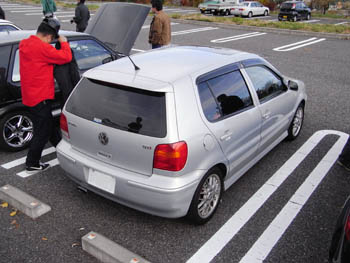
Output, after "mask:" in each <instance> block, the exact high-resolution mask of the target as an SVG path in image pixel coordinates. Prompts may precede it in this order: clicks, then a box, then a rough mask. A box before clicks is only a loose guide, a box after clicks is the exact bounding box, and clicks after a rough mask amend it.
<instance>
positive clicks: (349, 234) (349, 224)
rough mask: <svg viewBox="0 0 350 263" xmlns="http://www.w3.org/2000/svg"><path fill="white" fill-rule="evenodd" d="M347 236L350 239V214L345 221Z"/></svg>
mask: <svg viewBox="0 0 350 263" xmlns="http://www.w3.org/2000/svg"><path fill="white" fill-rule="evenodd" d="M345 237H346V239H347V240H350V214H349V215H348V218H347V219H346V222H345Z"/></svg>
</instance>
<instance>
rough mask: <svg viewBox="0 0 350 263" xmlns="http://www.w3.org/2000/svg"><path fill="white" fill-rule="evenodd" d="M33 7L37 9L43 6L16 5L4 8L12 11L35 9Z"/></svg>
mask: <svg viewBox="0 0 350 263" xmlns="http://www.w3.org/2000/svg"><path fill="white" fill-rule="evenodd" d="M33 9H35V10H38V9H39V10H42V8H41V7H35V6H28V7H22V6H21V7H15V6H12V7H5V8H3V10H5V11H11V10H33Z"/></svg>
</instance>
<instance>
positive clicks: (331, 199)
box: [0, 1, 350, 263]
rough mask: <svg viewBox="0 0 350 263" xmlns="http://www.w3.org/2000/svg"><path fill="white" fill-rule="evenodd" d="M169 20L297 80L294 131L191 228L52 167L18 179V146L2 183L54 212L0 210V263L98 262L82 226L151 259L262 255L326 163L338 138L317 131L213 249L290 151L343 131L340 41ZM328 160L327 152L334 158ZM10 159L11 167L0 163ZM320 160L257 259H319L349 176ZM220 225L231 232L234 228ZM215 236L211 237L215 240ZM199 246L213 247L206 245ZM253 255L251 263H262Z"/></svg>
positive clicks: (186, 39)
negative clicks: (299, 157)
mask: <svg viewBox="0 0 350 263" xmlns="http://www.w3.org/2000/svg"><path fill="white" fill-rule="evenodd" d="M0 5H1V6H2V7H3V8H4V6H7V7H6V8H5V9H6V10H5V12H6V15H7V16H6V17H7V19H9V20H11V21H12V22H14V23H16V24H18V25H19V26H21V27H23V28H24V29H35V28H36V27H37V25H38V24H39V22H40V20H41V14H40V10H39V11H37V10H36V9H35V8H34V9H31V11H30V10H29V9H28V10H26V8H28V6H25V5H19V6H17V5H14V4H13V2H9V1H7V2H5V1H0ZM12 11H26V12H12ZM174 11H177V10H174ZM178 11H180V10H178ZM64 12H65V13H64ZM73 13H74V10H70V9H68V10H63V11H62V13H59V12H57V14H56V15H57V16H58V18H59V19H60V20H61V22H62V28H63V29H65V30H74V26H73V25H71V24H70V23H69V20H70V17H71V16H73ZM172 22H173V24H172V44H174V45H204V46H215V47H225V48H233V49H239V50H242V51H246V52H253V53H257V54H259V55H260V56H262V57H264V58H266V59H268V60H269V61H270V62H271V63H272V64H273V65H275V66H276V67H277V68H278V69H279V70H280V71H281V72H282V73H283V74H285V75H287V76H289V77H293V78H296V79H300V80H302V81H303V82H304V83H305V86H306V91H307V93H308V96H309V99H308V102H307V105H306V111H305V113H306V116H305V123H304V127H303V129H302V132H301V134H300V137H299V138H298V139H297V140H296V141H294V142H282V143H281V144H280V145H278V146H277V147H276V148H275V149H273V150H272V151H271V152H270V153H269V154H268V155H267V156H266V157H264V158H263V159H262V160H261V161H259V162H258V163H257V165H255V166H254V167H253V168H251V169H250V170H249V171H248V172H247V173H246V174H245V175H244V176H243V177H242V178H241V179H240V180H239V181H238V182H236V183H235V184H234V185H233V186H232V187H231V188H230V189H228V190H227V191H226V192H225V193H224V196H223V199H222V201H221V204H220V207H219V209H218V211H217V214H216V215H215V216H214V217H213V219H212V220H211V221H210V222H209V223H208V224H206V225H203V226H194V225H191V224H189V223H188V222H187V221H186V220H185V219H171V220H170V219H164V218H160V217H156V216H152V215H148V214H144V213H141V212H138V211H136V210H133V209H130V208H127V207H125V206H122V205H119V204H116V203H114V202H111V201H109V200H106V199H104V198H102V197H100V196H97V195H95V194H92V193H83V192H81V191H78V190H77V188H76V186H75V185H74V183H72V182H71V181H70V180H69V179H68V178H66V176H65V175H64V173H63V171H62V169H61V168H60V167H59V165H55V166H53V167H52V168H50V169H49V170H47V171H45V172H43V173H41V174H35V175H32V176H30V177H27V178H22V177H20V176H18V175H17V174H19V173H20V172H21V171H23V169H24V165H23V162H21V161H19V159H20V158H23V157H25V156H26V151H22V152H17V153H8V152H3V151H0V187H1V186H3V185H5V184H11V185H13V186H16V187H17V188H19V189H21V190H22V191H25V192H27V193H28V194H30V195H32V196H35V197H36V198H38V199H40V200H41V201H42V202H44V203H46V204H48V205H50V206H51V209H52V210H51V211H50V212H48V213H46V214H44V215H43V216H41V217H39V218H37V219H35V220H33V219H31V218H29V217H27V216H26V215H25V214H23V213H21V212H18V213H17V214H16V215H13V216H11V215H10V213H11V212H12V207H11V206H10V207H8V208H1V207H0V222H1V224H0V238H1V240H2V242H0V255H1V257H0V262H97V260H96V259H95V258H94V257H92V256H90V255H89V254H87V253H86V252H85V251H83V250H82V245H81V238H82V237H83V236H84V235H86V234H87V233H89V232H90V231H96V232H99V233H101V234H103V235H104V236H106V237H108V238H109V239H110V240H113V241H114V242H116V243H118V244H120V245H122V246H123V247H125V248H127V249H128V250H130V251H133V252H135V253H137V254H138V255H140V256H142V257H144V258H146V259H147V260H149V261H151V262H174V263H177V262H186V261H188V260H189V259H191V258H195V257H196V255H197V256H198V255H204V258H205V259H206V260H203V261H197V262H208V261H210V259H212V262H244V260H245V258H247V257H248V256H249V255H256V253H260V252H262V250H261V249H259V247H261V246H259V244H260V240H262V239H263V237H264V236H265V235H266V234H264V233H269V229H271V227H273V226H274V224H273V222H274V220H275V219H276V220H277V219H278V218H279V215H280V213H281V211H284V210H283V209H284V207H286V206H287V205H288V204H289V203H290V200H293V199H292V197H293V196H294V195H295V193H297V192H298V190H299V189H300V188H301V187H302V186H303V185H304V183H305V182H307V181H308V180H309V178H312V177H311V175H312V173H313V170H314V169H315V168H316V167H317V166H318V165H319V164H323V163H324V162H323V161H322V159H323V158H324V157H325V156H326V155H327V153H328V152H329V150H330V149H331V148H332V147H333V146H334V145H335V143H336V142H337V141H338V139H339V138H340V137H339V135H337V134H334V133H332V132H325V133H324V134H325V135H324V137H323V138H322V139H321V140H320V141H319V143H317V144H316V145H315V147H314V148H313V149H312V150H311V151H310V152H309V153H308V154H307V155H306V156H305V159H304V160H303V161H302V162H300V163H298V164H297V166H296V168H295V170H293V172H292V173H291V174H290V175H289V176H288V177H287V178H286V180H285V181H283V183H282V184H281V185H280V186H279V187H278V188H276V190H275V191H274V192H273V193H272V194H271V195H270V196H269V197H268V198H267V200H266V201H265V202H264V203H263V204H262V205H261V207H259V209H258V210H257V211H256V212H255V213H254V214H253V215H252V217H251V218H249V219H247V220H246V221H244V222H242V227H241V228H240V229H239V231H238V232H237V233H236V234H230V235H229V236H228V237H227V242H226V243H225V244H224V245H223V247H222V248H221V249H220V248H218V247H219V246H217V244H218V243H219V242H222V240H223V239H225V234H223V233H222V231H223V230H222V229H224V226H225V224H227V223H228V222H230V219H231V218H233V219H235V216H237V213H238V212H240V211H244V207H245V206H246V205H247V204H249V200H255V199H254V197H255V196H256V193H259V189H261V187H263V186H264V185H265V183H266V182H268V181H269V179H270V178H271V177H272V176H273V175H275V174H276V172H277V171H279V169H280V168H281V167H283V165H284V164H286V163H287V164H289V163H290V159H291V157H292V156H293V155H294V154H295V153H296V152H298V149H300V147H302V146H303V145H305V144H306V143H308V141H309V139H310V138H311V137H312V136H313V135H314V134H315V133H316V132H317V131H320V130H327V131H329V130H332V131H337V132H344V133H345V134H348V133H349V131H350V129H349V127H350V125H349V124H350V121H349V117H348V112H349V100H350V94H349V84H348V83H349V75H348V69H349V68H350V61H349V59H348V58H349V55H350V49H349V41H348V40H342V39H336V38H331V37H327V36H314V35H311V34H310V35H308V34H305V35H292V34H288V33H287V34H282V33H276V32H266V31H263V30H260V29H254V30H252V28H235V27H230V28H227V27H222V26H216V25H214V24H212V23H210V24H195V23H191V24H189V23H185V22H184V21H178V20H174V21H172ZM339 23H340V22H339ZM149 24H150V18H148V19H147V21H146V22H145V26H144V28H143V29H142V30H141V32H140V34H139V37H138V38H137V40H136V42H135V45H134V48H133V51H132V53H133V54H135V55H137V53H139V52H143V51H146V50H149V49H150V46H149V44H148V43H147V39H148V30H149V27H148V26H149ZM154 70H157V69H154ZM47 147H48V148H49V147H50V145H48V146H47ZM335 157H336V156H334V154H333V155H332V158H333V159H334V158H335ZM55 158H56V155H55V152H51V153H48V154H47V155H45V156H44V158H43V161H52V160H55ZM9 162H12V165H7V166H6V165H5V164H8V163H9ZM13 162H15V163H13ZM326 166H327V167H326V168H327V169H329V170H327V169H326V168H325V169H323V170H321V171H318V170H316V171H318V173H319V174H322V173H325V175H324V177H323V178H322V180H321V181H320V182H319V183H318V184H317V185H316V184H314V185H315V188H314V190H313V192H312V193H311V194H310V193H309V194H310V196H309V197H308V198H307V200H306V201H305V203H304V204H303V205H302V206H301V208H300V211H299V212H298V213H297V214H296V215H295V217H294V218H293V220H292V221H291V222H290V223H289V224H287V227H286V228H285V230H284V232H283V233H282V234H280V235H278V236H277V241H276V242H270V243H269V242H267V245H266V246H265V247H269V251H268V253H267V255H266V257H265V260H264V262H311V263H318V262H327V255H328V247H329V244H330V241H331V235H332V231H333V227H334V225H335V221H336V218H337V214H338V213H339V212H340V210H341V206H342V204H343V202H344V201H345V199H346V197H347V196H348V195H349V194H350V174H349V173H348V172H346V171H345V170H343V169H342V168H341V167H339V166H337V165H336V164H334V163H332V162H328V163H327V165H326ZM259 200H260V199H259ZM233 221H234V222H238V221H236V220H233ZM239 222H241V221H239ZM279 225H280V224H279ZM279 225H278V226H279ZM226 226H227V225H226ZM228 226H230V227H229V229H233V228H234V227H235V226H234V225H229V224H228ZM281 228H282V226H281ZM215 238H218V239H217V240H219V241H218V242H215V240H216V239H215ZM207 242H214V244H213V245H211V246H209V247H206V246H205V244H206V243H207ZM271 246H272V247H271ZM203 249H204V250H205V253H204V254H203ZM255 259H256V260H255V261H254V262H262V261H263V260H262V259H261V258H260V259H259V258H257V257H255ZM193 262H196V261H193ZM245 262H249V261H245ZM252 262H253V261H252Z"/></svg>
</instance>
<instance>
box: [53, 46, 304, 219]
mask: <svg viewBox="0 0 350 263" xmlns="http://www.w3.org/2000/svg"><path fill="white" fill-rule="evenodd" d="M160 58H161V59H160ZM131 59H132V60H133V61H134V63H135V64H136V65H137V66H138V68H136V67H134V65H133V64H132V63H131V61H130V60H129V58H121V59H119V60H117V61H113V62H111V63H108V64H105V65H101V66H99V67H96V68H94V69H91V70H89V71H87V72H85V73H84V75H83V78H82V80H81V81H80V83H79V84H78V85H77V86H76V87H75V89H74V91H73V92H72V94H71V96H70V98H69V99H68V101H67V103H66V104H65V107H64V109H63V111H62V114H61V120H60V123H61V130H62V134H63V139H62V140H61V142H60V143H59V145H58V146H57V148H56V152H57V158H58V160H59V163H60V165H61V167H62V169H63V170H64V171H65V172H66V174H67V176H68V177H69V178H71V179H72V180H73V181H75V182H76V183H77V184H79V185H80V187H82V188H85V189H87V190H91V191H93V192H96V193H97V194H100V195H102V196H104V197H106V198H109V199H111V200H114V201H116V202H119V203H121V204H124V205H127V206H129V207H132V208H135V209H138V210H141V211H143V212H146V213H150V214H154V215H158V216H162V217H169V218H178V217H182V216H185V215H187V217H188V218H189V219H190V220H192V221H193V222H195V223H197V224H202V223H205V222H207V221H208V220H209V219H210V218H211V217H212V216H213V215H214V213H215V211H216V209H217V207H218V205H219V203H220V199H221V196H222V193H223V191H224V190H226V189H228V188H229V187H230V186H231V185H232V184H233V183H234V182H235V181H237V180H238V178H239V177H241V176H242V175H243V174H244V173H245V172H246V171H247V170H248V169H250V168H251V167H252V166H253V165H254V164H255V163H256V162H258V161H259V160H260V159H261V158H262V157H263V156H264V155H266V154H267V153H268V152H269V151H270V150H271V149H273V148H274V147H275V146H276V145H277V144H278V143H279V142H281V141H282V140H284V139H286V138H287V139H290V140H293V139H295V138H296V137H297V136H298V135H299V133H300V130H301V128H302V124H303V120H304V107H305V103H306V98H307V95H306V93H305V88H304V84H303V82H301V81H297V80H292V79H290V78H288V77H285V76H283V75H282V74H281V73H280V72H279V71H278V70H277V69H276V68H275V67H273V66H272V65H271V64H270V63H269V62H267V61H266V60H265V59H263V58H261V57H259V56H258V55H255V54H249V53H246V52H241V51H237V50H231V49H224V48H207V47H191V46H187V47H186V46H185V47H181V46H178V47H169V48H161V49H156V50H152V51H148V52H144V53H139V54H135V55H132V56H131ZM155 68H156V69H157V70H156V71H155V70H154V69H155Z"/></svg>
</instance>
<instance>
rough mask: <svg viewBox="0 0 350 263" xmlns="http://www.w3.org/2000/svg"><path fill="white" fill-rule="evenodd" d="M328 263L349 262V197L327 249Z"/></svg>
mask: <svg viewBox="0 0 350 263" xmlns="http://www.w3.org/2000/svg"><path fill="white" fill-rule="evenodd" d="M329 262H330V263H348V262H350V197H348V199H347V200H346V202H345V204H344V206H343V209H342V211H341V213H340V215H339V217H338V220H337V223H336V226H335V230H334V233H333V237H332V242H331V246H330V249H329Z"/></svg>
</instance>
